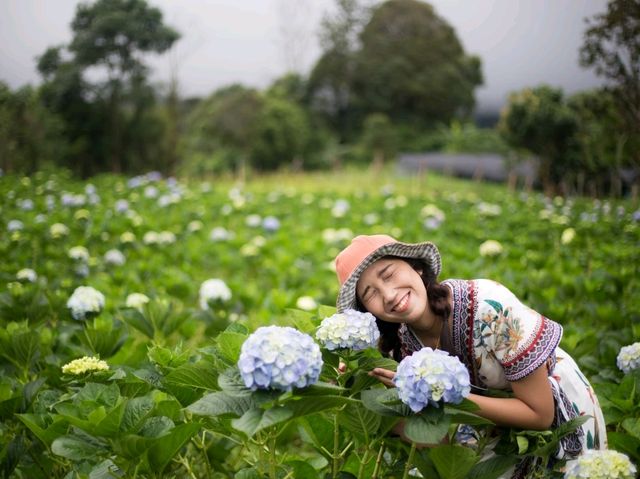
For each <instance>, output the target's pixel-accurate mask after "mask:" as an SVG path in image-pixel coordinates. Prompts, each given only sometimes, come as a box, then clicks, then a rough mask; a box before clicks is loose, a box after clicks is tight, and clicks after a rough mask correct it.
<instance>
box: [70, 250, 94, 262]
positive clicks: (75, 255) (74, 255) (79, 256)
mask: <svg viewBox="0 0 640 479" xmlns="http://www.w3.org/2000/svg"><path fill="white" fill-rule="evenodd" d="M68 254H69V258H71V259H72V260H74V261H81V262H83V263H86V262H87V261H89V250H88V249H87V248H85V247H84V246H74V247H73V248H70V249H69V253H68Z"/></svg>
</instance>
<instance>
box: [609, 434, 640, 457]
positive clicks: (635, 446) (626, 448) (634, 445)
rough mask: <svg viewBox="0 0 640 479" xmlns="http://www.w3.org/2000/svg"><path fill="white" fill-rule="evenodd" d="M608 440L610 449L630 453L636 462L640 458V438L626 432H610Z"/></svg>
mask: <svg viewBox="0 0 640 479" xmlns="http://www.w3.org/2000/svg"><path fill="white" fill-rule="evenodd" d="M607 440H608V443H609V448H610V449H615V450H616V451H620V452H623V453H625V454H626V455H628V456H629V457H630V458H632V460H633V461H634V462H636V463H637V462H638V460H640V439H638V438H635V437H633V436H630V435H629V434H626V433H624V432H613V431H612V432H609V433H607Z"/></svg>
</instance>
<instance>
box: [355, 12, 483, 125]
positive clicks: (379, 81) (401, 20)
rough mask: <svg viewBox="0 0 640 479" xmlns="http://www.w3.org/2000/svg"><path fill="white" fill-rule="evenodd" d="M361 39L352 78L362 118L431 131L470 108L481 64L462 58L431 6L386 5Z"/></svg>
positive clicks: (458, 45) (455, 41)
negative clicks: (373, 115)
mask: <svg viewBox="0 0 640 479" xmlns="http://www.w3.org/2000/svg"><path fill="white" fill-rule="evenodd" d="M360 39H361V42H362V47H361V49H360V50H359V51H358V52H357V54H356V60H355V65H356V67H355V72H354V76H355V91H356V93H357V96H358V104H359V105H360V107H361V108H362V109H363V113H365V114H366V113H369V112H381V113H385V114H387V115H388V116H389V118H390V119H391V120H392V121H394V122H396V121H402V122H416V123H418V124H421V125H425V126H429V125H430V126H433V125H435V124H437V123H438V122H445V123H448V122H449V121H450V120H451V119H452V118H455V117H456V116H457V115H459V114H461V115H462V116H463V117H464V116H466V115H468V114H469V113H470V112H471V110H472V109H473V106H474V96H473V92H474V89H475V88H476V87H477V86H479V85H480V84H481V83H482V74H481V71H480V59H479V58H477V57H473V56H468V55H466V54H465V52H464V50H463V48H462V45H461V43H460V41H459V40H458V38H457V35H456V34H455V31H454V30H453V28H452V27H451V26H450V25H449V24H448V23H447V22H446V21H445V20H444V19H443V18H442V17H439V16H438V15H437V14H436V12H435V10H434V9H433V7H431V6H430V5H428V4H425V3H423V2H419V1H416V0H391V1H389V2H385V3H383V4H382V5H381V6H380V7H378V8H377V9H376V10H375V11H374V13H373V15H372V17H371V20H370V21H369V23H368V24H367V25H366V26H365V28H364V30H363V31H362V34H361V36H360Z"/></svg>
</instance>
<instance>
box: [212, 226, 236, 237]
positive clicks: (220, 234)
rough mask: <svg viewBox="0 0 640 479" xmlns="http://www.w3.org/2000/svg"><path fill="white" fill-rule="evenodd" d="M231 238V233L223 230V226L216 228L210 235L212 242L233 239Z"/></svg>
mask: <svg viewBox="0 0 640 479" xmlns="http://www.w3.org/2000/svg"><path fill="white" fill-rule="evenodd" d="M231 237H232V234H231V232H230V231H228V230H227V229H226V228H223V227H222V226H216V227H215V228H213V229H212V230H211V232H210V233H209V239H210V240H211V241H226V240H228V239H231Z"/></svg>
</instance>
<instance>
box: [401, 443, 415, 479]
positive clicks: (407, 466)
mask: <svg viewBox="0 0 640 479" xmlns="http://www.w3.org/2000/svg"><path fill="white" fill-rule="evenodd" d="M415 453H416V443H415V442H413V441H412V442H411V450H410V451H409V457H408V458H407V463H406V464H405V466H404V474H402V479H407V478H408V477H409V471H410V470H411V463H412V462H413V456H414V455H415Z"/></svg>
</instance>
